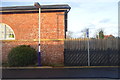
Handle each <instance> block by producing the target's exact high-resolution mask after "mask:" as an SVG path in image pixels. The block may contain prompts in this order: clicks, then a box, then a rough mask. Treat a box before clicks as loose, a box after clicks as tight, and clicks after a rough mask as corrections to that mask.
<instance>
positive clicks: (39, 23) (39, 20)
mask: <svg viewBox="0 0 120 80" xmlns="http://www.w3.org/2000/svg"><path fill="white" fill-rule="evenodd" d="M34 6H36V7H37V8H38V9H39V15H38V16H39V17H38V66H41V51H40V28H41V6H40V4H39V3H38V2H36V3H35V4H34Z"/></svg>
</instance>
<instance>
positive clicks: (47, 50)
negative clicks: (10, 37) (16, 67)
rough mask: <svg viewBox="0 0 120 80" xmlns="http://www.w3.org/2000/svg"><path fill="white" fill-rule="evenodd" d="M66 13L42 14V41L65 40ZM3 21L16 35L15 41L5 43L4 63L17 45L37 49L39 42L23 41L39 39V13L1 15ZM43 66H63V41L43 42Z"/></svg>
mask: <svg viewBox="0 0 120 80" xmlns="http://www.w3.org/2000/svg"><path fill="white" fill-rule="evenodd" d="M59 14H64V12H50V13H42V14H41V39H64V37H65V35H64V31H65V29H64V15H59ZM0 17H2V21H1V22H0V23H5V24H7V25H9V26H10V27H11V28H12V29H13V31H14V33H15V40H19V41H3V43H2V44H3V47H2V54H3V61H6V60H7V55H8V53H9V51H10V50H11V48H12V47H15V46H17V45H22V44H26V45H31V46H32V47H34V48H36V50H37V46H38V44H37V43H38V42H35V41H33V42H30V41H28V42H25V41H21V40H33V39H38V13H20V14H0ZM41 44H42V45H41V52H42V57H41V58H42V64H46V65H47V64H56V63H57V64H63V63H64V54H63V51H64V45H63V44H64V42H63V41H42V42H41Z"/></svg>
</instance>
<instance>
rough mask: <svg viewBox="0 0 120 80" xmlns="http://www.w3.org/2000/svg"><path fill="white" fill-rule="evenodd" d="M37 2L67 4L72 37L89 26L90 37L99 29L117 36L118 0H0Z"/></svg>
mask: <svg viewBox="0 0 120 80" xmlns="http://www.w3.org/2000/svg"><path fill="white" fill-rule="evenodd" d="M34 2H39V3H40V4H41V5H46V4H47V5H51V4H68V5H69V6H70V7H71V10H70V11H69V13H68V31H72V32H73V35H72V36H73V37H74V38H78V37H81V38H82V37H84V36H83V33H84V32H83V31H84V30H85V29H86V28H89V35H90V37H95V36H96V34H97V33H98V31H99V30H101V29H102V30H103V31H104V34H105V35H110V34H112V35H113V36H115V37H117V36H118V2H119V0H95V1H94V0H26V1H24V2H23V1H22V0H1V3H0V4H1V5H0V6H2V7H4V6H28V5H34Z"/></svg>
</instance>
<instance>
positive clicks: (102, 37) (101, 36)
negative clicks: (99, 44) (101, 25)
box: [99, 30, 104, 39]
mask: <svg viewBox="0 0 120 80" xmlns="http://www.w3.org/2000/svg"><path fill="white" fill-rule="evenodd" d="M99 38H100V39H104V33H103V31H102V30H101V31H100V32H99Z"/></svg>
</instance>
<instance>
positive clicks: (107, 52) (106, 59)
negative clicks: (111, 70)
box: [64, 38, 120, 66]
mask: <svg viewBox="0 0 120 80" xmlns="http://www.w3.org/2000/svg"><path fill="white" fill-rule="evenodd" d="M89 41H90V65H91V66H118V65H119V62H120V61H119V49H118V39H116V38H115V39H90V40H89ZM64 48H65V50H64V59H65V60H64V64H65V65H66V66H87V65H88V51H87V48H88V46H87V40H83V39H79V40H76V39H73V40H66V41H65V45H64Z"/></svg>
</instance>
